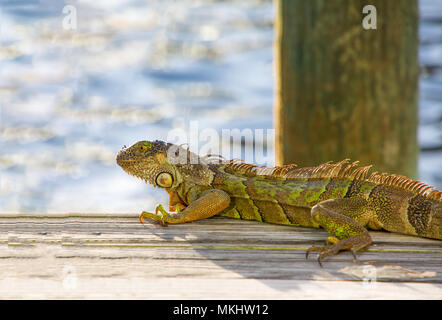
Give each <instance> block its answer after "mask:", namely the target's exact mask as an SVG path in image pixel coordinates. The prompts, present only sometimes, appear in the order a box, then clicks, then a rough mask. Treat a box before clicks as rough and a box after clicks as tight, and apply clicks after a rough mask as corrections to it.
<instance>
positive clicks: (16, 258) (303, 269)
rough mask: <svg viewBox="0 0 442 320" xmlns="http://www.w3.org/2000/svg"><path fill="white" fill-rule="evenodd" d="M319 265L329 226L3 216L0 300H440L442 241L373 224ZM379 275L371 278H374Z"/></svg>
mask: <svg viewBox="0 0 442 320" xmlns="http://www.w3.org/2000/svg"><path fill="white" fill-rule="evenodd" d="M372 236H373V239H374V243H375V244H374V245H372V246H370V247H369V249H367V250H365V251H363V252H361V253H360V254H359V256H358V259H359V260H358V262H356V263H353V262H352V257H351V255H350V254H349V253H347V252H344V253H341V254H339V255H337V256H334V257H331V258H330V259H328V260H326V261H325V263H324V268H321V267H320V266H319V265H318V263H317V262H316V260H315V257H314V256H313V257H312V258H310V259H309V260H306V259H305V250H306V249H307V248H308V247H309V246H310V245H313V244H314V245H321V244H323V241H324V240H325V239H326V237H327V233H326V232H325V231H323V230H318V229H309V228H296V227H289V226H278V225H271V224H263V223H257V222H250V221H238V220H231V219H225V218H212V219H207V220H203V221H198V222H194V223H190V224H184V225H173V226H169V227H167V228H164V227H161V226H159V225H156V224H151V223H145V224H144V225H141V224H140V223H139V221H138V215H135V214H118V215H113V214H94V215H91V214H59V215H37V214H35V215H21V214H15V215H5V214H2V215H0V298H6V299H8V298H31V299H32V298H54V299H58V298H73V299H90V298H100V299H101V298H112V299H120V298H135V299H138V298H140V299H297V298H308V299H316V298H318V299H319V298H321V299H324V298H325V299H335V298H351V299H370V298H403V299H416V298H418V299H419V298H422V299H441V298H442V272H441V271H442V267H441V266H442V245H441V242H440V241H437V240H430V239H422V238H418V237H411V236H404V235H397V234H391V233H387V232H372ZM371 280H373V281H371Z"/></svg>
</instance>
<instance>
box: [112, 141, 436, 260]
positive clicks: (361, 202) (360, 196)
mask: <svg viewBox="0 0 442 320" xmlns="http://www.w3.org/2000/svg"><path fill="white" fill-rule="evenodd" d="M117 163H118V164H119V165H120V166H121V167H122V168H123V169H124V170H125V171H126V172H128V173H129V174H132V175H135V176H137V177H139V178H141V179H143V180H145V181H146V182H150V183H151V184H152V185H154V186H156V187H161V188H163V189H165V190H166V191H167V192H168V193H169V196H170V200H169V210H170V211H177V212H176V213H168V212H166V211H165V210H164V209H163V207H162V206H161V205H159V206H158V207H157V209H156V213H155V214H154V213H149V212H145V211H143V212H142V213H141V216H140V220H141V221H142V220H143V218H149V219H153V220H156V221H160V222H162V223H172V224H173V223H185V222H191V221H195V220H200V219H205V218H209V217H212V216H214V215H221V216H227V217H231V218H238V219H247V220H256V221H262V222H268V223H276V224H284V225H294V226H303V227H315V228H318V227H323V228H324V229H326V230H327V231H328V232H329V233H330V234H331V235H332V236H331V237H329V238H328V241H327V243H328V244H327V245H326V246H325V247H311V248H310V249H309V250H308V251H307V254H308V253H309V252H311V251H316V252H319V258H318V259H319V262H320V261H321V259H323V258H325V257H327V256H330V255H333V254H336V253H337V252H338V251H340V250H351V251H352V253H353V255H354V254H355V252H356V251H357V250H359V249H361V248H363V247H365V246H367V245H369V244H370V243H371V241H372V240H371V237H370V235H369V233H368V231H367V229H366V228H369V229H373V230H377V229H385V230H387V231H390V232H396V233H403V234H409V235H417V236H421V237H427V238H433V239H442V192H441V191H438V190H432V188H431V187H430V186H428V185H426V184H424V183H422V182H419V181H412V180H411V179H408V178H406V177H403V176H399V175H387V174H378V173H376V172H375V173H372V174H371V175H370V176H368V171H369V169H370V166H367V167H356V165H357V162H353V163H349V162H348V160H343V161H341V162H338V163H335V164H332V163H330V162H328V163H325V164H322V165H319V166H318V167H311V168H310V167H309V168H299V169H298V168H296V166H295V165H287V166H282V167H275V168H267V167H258V166H255V165H251V164H246V163H243V162H241V161H237V160H231V161H225V160H222V159H221V157H211V156H206V157H198V156H197V155H195V154H193V153H191V152H190V151H188V150H184V149H183V148H181V147H178V146H176V145H173V144H169V143H165V142H162V141H154V142H149V141H140V142H138V143H136V144H134V145H133V146H131V147H130V148H123V150H122V151H120V152H119V153H118V155H117ZM158 211H159V212H160V213H161V214H158Z"/></svg>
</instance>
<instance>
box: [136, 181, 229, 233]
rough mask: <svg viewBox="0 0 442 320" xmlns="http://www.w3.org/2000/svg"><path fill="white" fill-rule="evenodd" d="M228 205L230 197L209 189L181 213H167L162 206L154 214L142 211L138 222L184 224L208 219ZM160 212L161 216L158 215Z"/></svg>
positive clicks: (220, 191) (224, 193)
mask: <svg viewBox="0 0 442 320" xmlns="http://www.w3.org/2000/svg"><path fill="white" fill-rule="evenodd" d="M229 204H230V196H229V195H228V194H227V193H226V192H224V191H222V190H218V189H211V190H207V191H205V192H203V193H202V194H201V196H200V197H199V198H198V199H196V200H195V201H194V202H192V203H191V204H189V205H188V206H187V207H186V208H185V209H184V210H183V211H180V209H178V212H177V213H169V212H167V211H166V210H165V209H164V208H163V206H162V205H158V206H157V208H156V210H155V211H156V213H151V212H146V211H143V212H142V213H141V215H140V221H141V222H143V219H144V218H147V219H152V220H155V221H158V222H160V223H161V224H163V225H165V224H166V223H174V224H178V223H186V222H191V221H195V220H201V219H206V218H210V217H212V216H214V215H216V214H217V213H220V212H221V211H223V210H224V209H226V208H227V207H228V206H229ZM158 212H160V213H161V214H158Z"/></svg>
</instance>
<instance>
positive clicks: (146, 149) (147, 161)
mask: <svg viewBox="0 0 442 320" xmlns="http://www.w3.org/2000/svg"><path fill="white" fill-rule="evenodd" d="M169 146H170V144H167V143H165V142H163V141H153V142H150V141H139V142H137V143H135V144H134V145H133V146H131V147H129V148H126V147H123V149H122V150H121V151H120V152H118V154H117V164H118V165H119V166H120V167H122V168H123V170H124V171H126V172H127V173H129V174H131V175H133V176H136V177H138V178H141V179H143V180H144V181H146V182H150V183H151V184H152V185H154V186H156V187H162V188H172V187H173V186H174V185H176V184H177V182H178V181H177V173H176V169H175V167H174V166H173V165H172V164H171V163H170V162H169V161H168V160H167V150H168V147H169Z"/></svg>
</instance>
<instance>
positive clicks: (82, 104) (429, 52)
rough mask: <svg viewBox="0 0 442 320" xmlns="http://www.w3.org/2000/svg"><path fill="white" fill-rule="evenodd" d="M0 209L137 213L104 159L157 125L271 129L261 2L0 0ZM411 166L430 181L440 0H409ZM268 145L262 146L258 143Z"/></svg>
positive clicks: (436, 162) (268, 12)
mask: <svg viewBox="0 0 442 320" xmlns="http://www.w3.org/2000/svg"><path fill="white" fill-rule="evenodd" d="M0 3H1V12H0V41H1V47H0V70H1V77H0V99H1V100H0V101H1V105H0V106H1V109H0V125H1V126H0V130H1V135H0V170H1V176H0V211H1V212H4V213H6V212H39V213H57V212H109V213H113V212H139V211H140V210H142V209H145V210H148V209H150V210H151V209H153V208H154V206H155V205H156V204H157V203H158V202H162V203H167V196H166V193H165V192H161V191H160V190H158V189H153V188H150V187H148V186H146V185H144V183H142V182H141V181H140V180H136V179H135V178H133V177H130V176H128V175H126V174H125V173H124V172H123V171H122V170H121V169H120V168H119V167H117V165H116V164H115V154H116V152H117V151H118V150H119V149H120V148H121V147H122V146H123V145H131V144H132V143H134V142H136V141H138V140H141V139H150V140H153V139H162V140H165V139H166V138H167V135H168V133H169V132H170V130H171V129H174V128H175V129H177V128H182V129H184V130H187V131H189V128H190V124H191V121H197V124H198V126H199V128H200V129H204V128H213V129H216V130H217V131H218V132H221V129H232V128H240V129H244V128H251V129H256V128H260V129H272V128H273V118H272V107H273V87H274V80H273V41H274V39H273V18H274V8H273V3H272V1H271V0H268V1H258V0H254V1H252V0H249V1H242V2H238V1H233V0H231V1H210V2H206V1H191V0H180V1H135V0H123V1H116V0H115V1H114V0H100V1H90V3H89V2H72V4H73V5H74V9H75V11H76V16H77V20H76V21H77V25H76V28H74V29H69V28H73V25H72V24H68V27H69V28H66V24H64V23H66V17H67V16H68V13H63V8H65V6H66V5H67V3H64V2H63V1H49V0H41V1H33V0H22V1H14V0H8V1H1V2H0ZM420 11H421V18H422V19H421V25H420V41H421V44H420V61H421V65H422V74H421V77H420V89H421V91H420V117H421V120H420V127H419V141H420V145H421V148H422V152H421V156H420V164H419V169H420V179H421V180H423V181H425V182H427V183H429V184H432V185H434V186H436V187H437V188H439V189H440V188H441V187H442V172H441V167H442V166H441V164H442V161H441V160H442V130H441V123H442V120H441V119H442V3H441V2H437V1H429V0H426V1H421V5H420ZM272 151H273V146H272V145H269V152H270V154H272Z"/></svg>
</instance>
